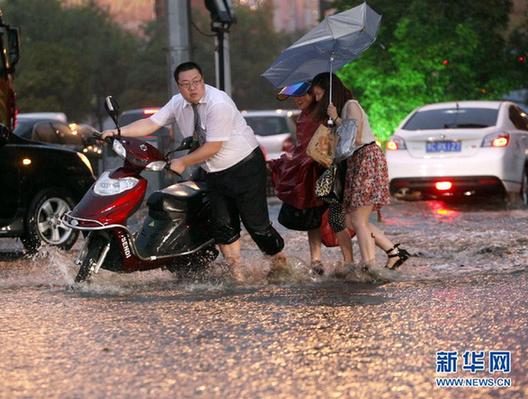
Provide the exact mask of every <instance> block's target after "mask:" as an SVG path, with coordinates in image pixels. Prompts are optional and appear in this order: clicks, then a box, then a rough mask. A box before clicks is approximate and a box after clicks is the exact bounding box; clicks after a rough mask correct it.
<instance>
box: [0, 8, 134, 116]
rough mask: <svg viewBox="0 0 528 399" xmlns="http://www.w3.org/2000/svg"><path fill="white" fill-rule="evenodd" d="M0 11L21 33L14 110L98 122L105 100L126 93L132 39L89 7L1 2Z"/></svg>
mask: <svg viewBox="0 0 528 399" xmlns="http://www.w3.org/2000/svg"><path fill="white" fill-rule="evenodd" d="M1 6H2V8H3V10H4V12H5V13H6V14H7V15H9V18H10V23H11V24H12V25H18V26H20V28H21V31H22V35H21V36H22V43H21V58H20V63H19V66H18V69H17V81H16V88H17V94H18V100H17V101H18V107H19V109H20V110H21V111H22V112H32V111H62V112H65V113H66V114H67V115H68V116H69V117H70V118H71V119H72V120H79V119H80V118H83V117H84V116H86V115H88V114H92V115H93V114H96V115H98V116H99V118H98V119H101V118H102V99H103V98H104V96H106V95H107V94H109V93H115V94H119V93H121V92H122V91H123V90H124V89H125V85H126V75H127V71H128V70H129V64H128V62H127V58H128V54H130V53H132V52H133V51H135V49H136V48H137V40H136V39H135V38H134V36H133V35H131V34H128V33H126V32H124V31H123V30H122V29H120V28H119V27H118V26H116V25H115V23H113V22H112V21H111V20H110V18H109V16H108V15H107V14H106V13H105V12H104V11H102V10H100V9H99V8H97V7H95V6H94V5H92V4H87V5H83V6H79V7H72V8H63V7H62V6H61V4H60V2H59V1H58V0H24V5H23V7H21V6H20V1H17V0H5V1H3V2H2V3H1ZM116 77H119V78H116Z"/></svg>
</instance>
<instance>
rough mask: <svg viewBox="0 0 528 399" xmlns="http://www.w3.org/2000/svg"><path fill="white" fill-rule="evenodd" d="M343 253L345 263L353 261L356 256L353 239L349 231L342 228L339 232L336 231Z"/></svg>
mask: <svg viewBox="0 0 528 399" xmlns="http://www.w3.org/2000/svg"><path fill="white" fill-rule="evenodd" d="M335 235H336V238H337V242H338V243H339V248H340V249H341V254H342V255H343V263H345V264H346V263H352V262H353V261H354V256H353V255H352V240H351V239H350V235H349V234H348V231H346V230H341V231H340V232H339V233H335Z"/></svg>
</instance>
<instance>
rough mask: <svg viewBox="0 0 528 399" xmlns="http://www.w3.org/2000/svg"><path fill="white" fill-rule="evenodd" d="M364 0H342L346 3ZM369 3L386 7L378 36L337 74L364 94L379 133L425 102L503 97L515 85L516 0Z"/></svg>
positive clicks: (387, 133)
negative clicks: (509, 33)
mask: <svg viewBox="0 0 528 399" xmlns="http://www.w3.org/2000/svg"><path fill="white" fill-rule="evenodd" d="M358 4H359V1H348V0H342V1H339V2H338V3H337V5H338V6H339V8H340V9H346V8H350V7H353V6H356V5H358ZM369 4H370V6H371V7H373V8H374V9H375V10H376V11H377V12H378V13H380V14H382V15H383V19H382V27H381V29H380V32H379V35H378V39H377V44H376V45H374V46H373V47H372V48H371V49H369V50H368V51H367V52H366V53H365V54H364V56H362V57H361V58H360V59H359V60H358V61H355V62H353V63H351V64H349V65H347V66H345V67H344V68H342V69H341V71H340V72H339V75H340V77H341V78H342V79H343V80H344V81H345V82H346V84H347V85H348V86H349V87H352V88H355V90H356V92H357V93H358V94H359V97H360V100H361V101H362V103H363V104H364V105H365V106H366V108H367V110H368V113H369V117H370V119H371V121H372V125H373V128H374V130H375V131H376V134H377V136H378V137H379V138H380V139H382V140H385V139H387V138H388V137H389V136H390V135H391V134H392V132H393V131H394V129H395V128H396V127H397V125H398V124H399V122H400V121H401V120H402V119H403V118H404V117H405V115H407V114H408V113H409V112H410V111H412V110H413V109H415V108H416V107H418V106H421V105H423V104H427V103H432V102H441V101H451V100H478V99H498V98H501V97H502V96H503V95H504V94H505V93H507V92H508V91H509V90H511V89H512V88H514V86H513V84H514V82H513V80H512V79H511V70H512V66H513V63H512V62H511V57H510V56H509V52H508V44H507V41H506V38H505V37H504V32H505V31H506V30H507V25H508V20H509V12H510V11H511V1H510V0H479V1H477V0H472V1H468V2H460V1H457V0H444V1H442V2H439V1H436V0H404V1H401V2H397V3H394V2H392V1H390V0H371V1H369ZM380 45H382V46H383V48H382V47H380Z"/></svg>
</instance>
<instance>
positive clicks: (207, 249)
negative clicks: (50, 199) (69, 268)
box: [63, 97, 218, 282]
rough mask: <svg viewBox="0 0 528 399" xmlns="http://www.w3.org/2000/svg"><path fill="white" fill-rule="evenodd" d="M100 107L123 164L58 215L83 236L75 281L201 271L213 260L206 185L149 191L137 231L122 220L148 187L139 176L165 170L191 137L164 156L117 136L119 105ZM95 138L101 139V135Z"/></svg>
mask: <svg viewBox="0 0 528 399" xmlns="http://www.w3.org/2000/svg"><path fill="white" fill-rule="evenodd" d="M105 108H106V110H107V112H108V114H109V115H110V116H111V118H112V119H113V120H114V122H115V124H116V127H117V131H118V134H117V136H114V137H112V138H107V139H106V140H107V142H109V143H110V144H111V145H112V149H113V150H114V152H116V153H117V155H118V156H120V157H121V158H122V159H123V160H124V164H123V166H122V167H120V168H118V169H115V170H112V171H105V172H104V173H103V174H102V175H101V176H100V177H99V178H98V179H97V181H96V182H95V183H94V185H93V186H92V187H91V188H90V189H89V190H88V191H87V192H86V194H85V195H84V197H83V198H82V200H81V201H80V202H79V203H78V204H77V206H76V207H75V208H74V209H73V211H71V212H69V213H67V214H65V215H64V217H63V223H64V224H65V225H67V226H68V227H70V228H72V229H76V230H81V231H83V232H84V233H85V234H87V237H86V242H85V244H84V247H83V249H82V250H81V251H80V253H79V255H78V257H77V259H76V261H75V263H76V264H77V265H79V266H80V269H79V272H78V274H77V276H76V278H75V281H76V282H82V281H85V280H88V279H90V278H91V277H92V276H93V275H94V274H96V273H97V272H98V271H99V270H100V269H101V268H103V269H106V270H110V271H114V272H120V273H131V272H136V271H143V270H151V269H156V268H160V267H165V268H167V269H168V270H169V271H171V272H174V273H188V272H192V271H195V270H200V269H203V268H204V267H205V266H207V265H208V264H209V263H211V262H212V261H213V260H215V259H216V257H217V256H218V251H217V249H216V247H215V245H214V239H213V237H212V234H211V216H210V207H209V201H208V199H207V188H206V186H205V183H203V182H198V181H196V182H195V181H191V180H188V181H183V180H182V181H181V182H179V183H177V184H174V185H171V186H169V187H167V188H165V189H163V190H160V191H156V192H154V193H152V194H151V195H150V197H149V198H148V200H147V205H148V215H147V216H146V217H145V220H144V222H143V227H142V229H141V230H140V231H139V232H138V233H137V234H133V233H132V232H131V231H130V229H129V228H128V227H127V219H128V218H129V217H130V216H131V215H132V214H133V213H134V212H136V211H137V210H138V209H139V207H140V205H141V203H142V201H143V198H144V196H145V192H146V189H147V180H146V179H144V178H143V177H142V176H141V175H140V173H141V172H142V171H143V170H145V169H146V170H153V171H161V170H164V169H170V168H169V165H170V163H169V155H170V154H172V153H173V152H176V151H182V150H187V149H192V148H193V145H194V142H193V139H192V137H188V138H186V139H185V140H183V142H182V144H181V145H180V146H179V147H178V148H176V149H175V150H173V151H170V152H169V153H167V154H166V155H165V156H163V154H161V152H160V151H158V149H156V148H155V147H154V146H152V145H150V144H148V143H146V142H144V141H142V140H139V139H134V138H128V137H121V132H120V129H119V124H118V113H119V110H118V105H117V103H116V102H115V101H114V100H113V99H112V97H107V98H106V101H105ZM94 136H96V137H99V138H100V137H101V135H100V133H94Z"/></svg>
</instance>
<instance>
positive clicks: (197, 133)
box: [192, 104, 205, 145]
mask: <svg viewBox="0 0 528 399" xmlns="http://www.w3.org/2000/svg"><path fill="white" fill-rule="evenodd" d="M192 109H193V113H194V132H193V139H194V141H195V142H197V143H198V144H199V145H202V144H203V143H205V131H204V130H203V128H202V124H201V121H200V114H199V113H198V104H192Z"/></svg>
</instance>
